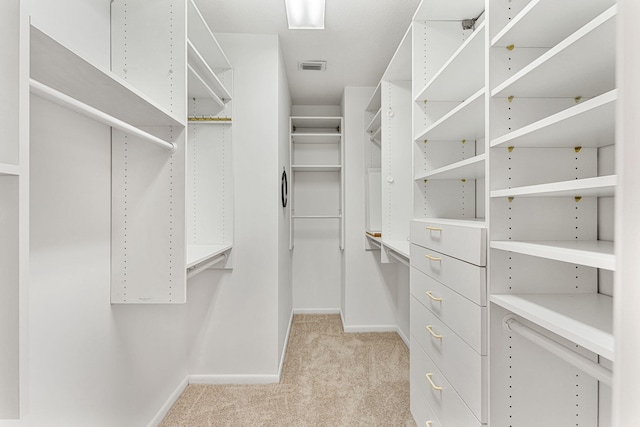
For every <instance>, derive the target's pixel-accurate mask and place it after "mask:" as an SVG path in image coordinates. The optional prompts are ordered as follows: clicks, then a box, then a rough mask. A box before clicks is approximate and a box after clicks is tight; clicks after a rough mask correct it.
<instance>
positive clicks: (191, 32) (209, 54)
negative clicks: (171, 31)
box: [187, 0, 231, 70]
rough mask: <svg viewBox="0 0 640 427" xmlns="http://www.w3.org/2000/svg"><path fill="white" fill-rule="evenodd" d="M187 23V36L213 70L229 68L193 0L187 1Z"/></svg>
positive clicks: (227, 61)
mask: <svg viewBox="0 0 640 427" xmlns="http://www.w3.org/2000/svg"><path fill="white" fill-rule="evenodd" d="M187 8H188V9H187V16H188V23H187V29H188V34H187V37H188V38H189V40H191V41H192V42H193V43H194V46H196V48H197V49H198V51H199V52H200V53H201V54H202V56H203V58H204V59H205V61H206V62H207V64H209V66H210V67H211V68H212V69H214V70H229V69H231V62H229V59H228V58H227V56H226V55H225V53H224V51H223V50H222V48H221V47H220V44H219V43H218V40H216V38H215V36H214V35H213V32H212V31H211V28H209V25H208V24H207V23H206V21H205V20H204V17H203V16H202V14H201V13H200V10H198V7H197V6H196V5H195V3H194V2H193V0H189V1H188V2H187Z"/></svg>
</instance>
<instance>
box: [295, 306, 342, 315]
mask: <svg viewBox="0 0 640 427" xmlns="http://www.w3.org/2000/svg"><path fill="white" fill-rule="evenodd" d="M341 313H342V311H341V310H340V309H339V308H294V309H293V314H340V315H341Z"/></svg>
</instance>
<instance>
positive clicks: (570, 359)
mask: <svg viewBox="0 0 640 427" xmlns="http://www.w3.org/2000/svg"><path fill="white" fill-rule="evenodd" d="M502 324H503V326H504V328H505V329H506V330H508V331H512V332H515V333H517V334H518V335H520V336H521V337H523V338H526V339H528V340H529V341H531V342H533V343H535V344H537V345H539V346H540V347H542V348H543V349H545V350H547V351H549V352H550V353H553V354H555V355H556V356H558V357H559V358H560V359H562V360H564V361H565V362H567V363H569V364H571V365H573V366H575V367H576V368H578V369H580V370H581V371H582V372H584V373H585V374H588V375H591V376H592V377H593V378H595V379H597V380H598V381H601V382H603V383H604V384H607V385H609V386H611V382H612V373H611V371H610V370H608V369H607V368H605V367H604V366H602V365H599V364H598V363H596V362H594V361H592V360H590V359H588V358H586V357H585V356H583V355H581V354H579V353H576V352H575V351H573V350H571V349H569V348H567V347H565V346H563V345H562V344H559V343H557V342H556V341H554V340H552V339H551V338H548V337H546V336H545V335H543V334H541V333H540V332H538V331H535V330H533V329H531V328H529V327H528V326H525V325H523V324H522V323H520V322H519V321H518V319H517V318H516V317H515V316H514V315H513V314H508V315H507V316H505V317H504V319H503V320H502Z"/></svg>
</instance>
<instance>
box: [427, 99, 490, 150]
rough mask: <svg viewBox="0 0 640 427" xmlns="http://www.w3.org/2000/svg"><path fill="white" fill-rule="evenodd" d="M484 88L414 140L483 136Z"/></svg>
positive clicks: (458, 138) (479, 137)
mask: <svg viewBox="0 0 640 427" xmlns="http://www.w3.org/2000/svg"><path fill="white" fill-rule="evenodd" d="M484 93H485V90H484V88H482V89H480V90H479V91H478V92H476V93H474V94H473V95H472V96H471V97H469V98H468V99H467V100H466V101H464V102H463V103H461V104H460V105H458V106H457V107H456V108H454V109H453V110H451V111H450V112H448V113H447V114H445V115H444V116H443V117H441V118H440V119H439V120H438V121H436V122H435V123H433V124H432V125H431V126H429V127H428V128H427V129H426V130H425V131H424V132H423V133H422V134H420V135H418V136H417V137H416V138H415V141H421V140H424V139H427V140H436V141H449V140H454V139H457V140H460V139H463V138H471V137H474V138H477V139H481V138H484V122H485V117H484Z"/></svg>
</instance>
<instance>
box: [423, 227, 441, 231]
mask: <svg viewBox="0 0 640 427" xmlns="http://www.w3.org/2000/svg"><path fill="white" fill-rule="evenodd" d="M427 230H429V231H442V228H440V227H427Z"/></svg>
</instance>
